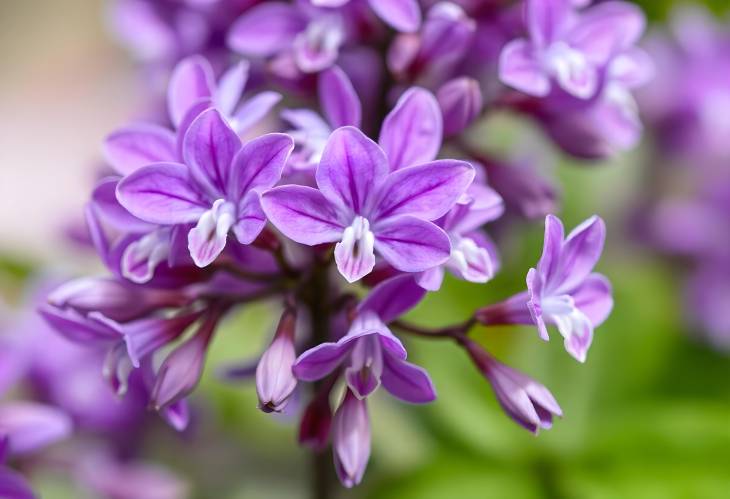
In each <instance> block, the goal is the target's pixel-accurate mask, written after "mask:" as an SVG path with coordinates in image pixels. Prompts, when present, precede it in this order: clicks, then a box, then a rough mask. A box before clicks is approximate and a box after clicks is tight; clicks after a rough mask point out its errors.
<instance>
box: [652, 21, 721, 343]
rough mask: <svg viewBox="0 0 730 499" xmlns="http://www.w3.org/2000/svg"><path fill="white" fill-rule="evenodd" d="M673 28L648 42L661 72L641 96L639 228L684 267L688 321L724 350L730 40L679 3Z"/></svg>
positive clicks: (653, 245) (654, 243) (654, 244)
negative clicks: (644, 173)
mask: <svg viewBox="0 0 730 499" xmlns="http://www.w3.org/2000/svg"><path fill="white" fill-rule="evenodd" d="M671 27H672V29H671V32H670V33H665V32H657V33H654V34H653V35H652V36H651V37H650V38H649V39H648V40H647V43H646V46H647V50H648V51H649V52H650V53H651V54H652V56H653V58H654V60H655V61H656V65H657V68H658V71H660V72H661V73H662V74H663V75H664V77H663V78H661V79H657V80H656V81H655V82H653V83H652V84H651V85H650V86H649V87H647V89H646V91H645V92H642V93H641V94H640V96H639V97H640V101H641V104H642V109H643V111H644V114H645V116H646V118H647V120H648V123H649V124H650V126H651V128H652V131H653V138H654V146H655V147H653V149H652V151H653V154H652V157H651V158H650V161H649V169H648V170H649V173H650V175H649V176H648V178H649V179H650V181H651V184H652V187H651V196H650V197H649V199H645V200H644V202H643V203H642V205H641V206H640V207H639V213H640V216H639V224H638V228H639V229H640V233H641V238H642V240H643V241H644V242H646V243H648V244H650V245H651V246H652V247H654V248H656V249H658V250H659V251H661V252H662V253H664V254H667V255H672V256H675V257H680V258H681V259H683V260H685V261H686V262H687V263H688V267H689V279H688V281H687V285H686V287H687V292H686V295H687V305H688V307H687V308H688V310H689V312H690V316H691V319H692V321H693V322H694V323H695V324H697V325H698V327H699V329H700V330H701V331H703V335H702V336H704V337H705V338H706V339H707V341H708V342H709V343H710V344H711V345H714V346H715V347H717V348H719V349H722V350H728V349H729V348H730V316H729V315H728V313H727V303H728V297H730V279H729V277H730V256H729V255H728V251H727V247H728V244H730V226H729V225H728V219H729V218H730V170H729V169H728V161H730V148H728V145H727V137H728V136H729V134H730V119H729V117H730V57H728V51H727V49H728V47H730V36H728V34H727V33H728V28H727V23H725V24H724V25H720V24H719V23H718V22H717V21H716V20H714V19H713V18H712V17H711V15H710V13H708V12H706V11H703V10H701V9H700V8H699V7H694V8H689V7H685V8H684V9H677V11H675V12H674V15H673V20H672V23H671Z"/></svg>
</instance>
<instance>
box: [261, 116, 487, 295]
mask: <svg viewBox="0 0 730 499" xmlns="http://www.w3.org/2000/svg"><path fill="white" fill-rule="evenodd" d="M473 178H474V169H473V168H472V166H471V165H470V164H468V163H466V162H464V161H455V160H439V161H433V162H430V163H426V164H423V165H418V166H412V167H406V168H403V169H400V170H398V171H395V172H391V171H390V166H389V164H388V158H387V157H386V155H385V153H384V152H383V150H382V149H381V148H380V146H378V144H376V143H375V142H373V141H372V140H370V139H369V138H368V137H366V136H365V135H364V134H363V133H362V132H361V131H360V130H359V129H357V128H353V127H342V128H339V129H337V130H335V131H334V132H333V133H332V135H331V136H330V139H329V141H328V142H327V146H326V147H325V150H324V152H323V154H322V160H321V161H320V163H319V166H318V168H317V173H316V182H317V186H318V188H319V189H314V188H312V187H305V186H297V185H286V186H281V187H275V188H274V189H271V190H270V191H268V192H265V193H264V194H263V195H262V198H261V203H262V206H263V209H264V212H265V213H266V215H267V217H268V218H269V220H271V222H272V223H273V224H274V225H275V226H276V227H277V228H278V229H279V230H280V231H281V232H283V233H284V235H285V236H287V237H288V238H290V239H292V240H294V241H296V242H298V243H302V244H306V245H310V246H312V245H316V244H322V243H331V242H337V245H336V246H335V261H336V263H337V268H338V269H339V271H340V273H341V274H342V275H343V276H344V277H345V279H347V280H348V281H349V282H355V281H357V280H359V279H360V278H362V277H363V276H365V275H367V274H369V273H370V271H371V270H372V269H373V267H374V266H375V252H376V251H377V252H378V253H379V254H380V256H382V257H383V258H384V259H385V260H386V261H387V262H388V263H390V264H391V265H392V266H393V267H395V268H396V269H398V270H401V271H404V272H420V271H424V270H427V269H429V268H432V267H435V266H436V265H440V264H441V263H443V262H445V261H446V260H447V259H448V258H449V255H450V253H451V246H450V244H449V238H448V236H447V235H446V233H445V232H444V231H443V230H442V229H441V228H439V227H438V226H436V225H435V224H434V223H432V222H431V220H436V219H437V218H439V217H441V216H443V215H444V214H445V213H446V212H447V211H448V210H449V209H450V208H451V207H452V206H453V204H454V203H455V202H456V200H457V199H458V198H459V196H461V195H462V194H463V193H464V191H465V190H466V189H467V187H468V186H469V185H470V184H471V182H472V180H473Z"/></svg>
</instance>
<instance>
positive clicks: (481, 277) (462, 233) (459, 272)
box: [419, 182, 504, 291]
mask: <svg viewBox="0 0 730 499" xmlns="http://www.w3.org/2000/svg"><path fill="white" fill-rule="evenodd" d="M503 212H504V202H503V201H502V198H501V197H500V196H499V194H497V193H496V192H495V191H493V190H492V189H490V188H489V187H487V186H486V185H483V184H480V183H477V182H475V183H473V184H472V185H471V186H470V187H469V189H468V190H467V192H466V194H464V195H462V196H461V197H460V198H459V200H458V201H457V202H456V204H455V205H454V207H453V208H452V209H451V210H450V211H449V212H448V213H447V214H446V215H444V216H443V217H442V218H440V219H439V220H438V221H437V222H436V223H437V224H438V225H439V226H440V227H441V228H443V229H444V230H445V231H446V233H447V234H448V235H449V240H450V241H451V256H450V258H449V260H448V261H447V262H446V263H445V264H443V265H442V266H440V267H434V268H433V269H430V270H427V271H426V272H424V273H423V275H422V276H421V277H420V278H419V284H420V285H421V286H423V287H425V288H426V289H428V290H430V291H437V290H438V289H439V288H440V287H441V282H442V281H443V276H444V269H447V270H449V271H450V272H451V273H452V274H454V275H455V276H457V277H459V278H461V279H464V280H466V281H471V282H480V283H484V282H487V281H489V280H490V279H491V278H492V277H493V276H494V274H495V272H496V271H497V268H498V265H499V257H498V255H497V251H496V247H495V245H494V243H493V242H492V241H491V240H490V239H489V237H488V236H487V235H486V234H485V233H484V232H483V231H480V230H479V228H480V227H482V226H483V225H484V224H486V223H488V222H491V221H493V220H496V219H497V218H499V217H500V216H501V215H502V213H503Z"/></svg>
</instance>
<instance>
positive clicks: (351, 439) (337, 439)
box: [332, 389, 370, 488]
mask: <svg viewBox="0 0 730 499" xmlns="http://www.w3.org/2000/svg"><path fill="white" fill-rule="evenodd" d="M366 400H367V399H363V400H359V399H358V398H357V397H356V396H355V394H354V393H352V392H351V391H350V390H349V389H348V390H347V392H346V393H345V398H344V400H343V401H342V404H341V405H340V407H339V408H338V409H337V412H335V417H334V419H333V421H332V454H333V457H334V461H335V471H336V472H337V476H338V477H339V479H340V482H342V485H344V486H345V487H347V488H352V487H354V486H355V485H357V484H359V483H360V482H361V481H362V477H363V475H364V474H365V468H367V465H368V460H369V459H370V417H369V416H368V407H367V402H366Z"/></svg>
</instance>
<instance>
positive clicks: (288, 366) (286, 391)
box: [256, 308, 297, 412]
mask: <svg viewBox="0 0 730 499" xmlns="http://www.w3.org/2000/svg"><path fill="white" fill-rule="evenodd" d="M296 323H297V315H296V312H295V310H294V309H292V308H287V309H286V310H284V313H283V314H282V316H281V320H280V321H279V326H278V327H277V329H276V334H275V335H274V339H273V341H272V342H271V345H269V348H267V349H266V351H265V352H264V354H263V355H262V356H261V360H259V364H258V366H257V367H256V393H257V394H258V397H259V409H261V410H262V411H264V412H281V411H282V410H283V409H284V407H286V404H287V402H289V397H291V394H292V393H294V389H295V388H296V386H297V379H296V378H295V377H294V374H293V373H292V366H293V365H294V361H296V358H297V353H296V350H295V348H294V332H295V330H296Z"/></svg>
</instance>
